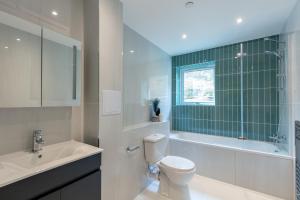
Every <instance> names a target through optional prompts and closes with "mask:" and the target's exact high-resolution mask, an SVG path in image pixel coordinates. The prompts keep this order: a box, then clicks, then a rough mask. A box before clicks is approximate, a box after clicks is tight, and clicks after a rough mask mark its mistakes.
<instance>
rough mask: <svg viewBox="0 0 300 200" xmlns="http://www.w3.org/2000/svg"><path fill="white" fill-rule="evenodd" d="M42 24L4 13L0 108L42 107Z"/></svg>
mask: <svg viewBox="0 0 300 200" xmlns="http://www.w3.org/2000/svg"><path fill="white" fill-rule="evenodd" d="M40 86H41V27H40V26H37V25H34V24H32V23H29V22H27V21H24V20H22V19H19V18H16V17H13V16H11V15H8V14H6V13H4V12H0V107H2V108H7V107H40V106H41V87H40Z"/></svg>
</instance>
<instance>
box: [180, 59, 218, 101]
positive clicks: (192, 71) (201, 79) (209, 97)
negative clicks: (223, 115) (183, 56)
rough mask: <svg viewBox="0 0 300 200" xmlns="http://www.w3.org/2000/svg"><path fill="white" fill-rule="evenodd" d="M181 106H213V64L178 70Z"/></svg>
mask: <svg viewBox="0 0 300 200" xmlns="http://www.w3.org/2000/svg"><path fill="white" fill-rule="evenodd" d="M180 79H181V87H180V90H181V91H180V94H181V104H200V105H215V64H214V63H213V64H212V63H203V64H200V65H196V66H186V67H183V68H182V69H181V70H180Z"/></svg>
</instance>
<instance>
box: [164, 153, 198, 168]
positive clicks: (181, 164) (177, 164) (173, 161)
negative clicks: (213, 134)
mask: <svg viewBox="0 0 300 200" xmlns="http://www.w3.org/2000/svg"><path fill="white" fill-rule="evenodd" d="M160 165H161V166H162V167H164V168H166V169H170V170H172V171H176V172H190V171H194V170H195V167H196V166H195V164H194V163H193V162H192V161H190V160H188V159H185V158H182V157H178V156H166V157H164V158H163V159H162V160H161V161H160Z"/></svg>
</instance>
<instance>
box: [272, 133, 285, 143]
mask: <svg viewBox="0 0 300 200" xmlns="http://www.w3.org/2000/svg"><path fill="white" fill-rule="evenodd" d="M269 138H270V139H271V140H273V143H274V145H277V144H279V143H282V142H283V141H286V136H284V135H278V134H275V135H273V136H270V137H269Z"/></svg>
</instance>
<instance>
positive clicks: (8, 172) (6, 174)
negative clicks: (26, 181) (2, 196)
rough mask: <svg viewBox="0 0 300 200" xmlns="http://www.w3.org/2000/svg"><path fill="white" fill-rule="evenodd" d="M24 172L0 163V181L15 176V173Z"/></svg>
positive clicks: (12, 165) (8, 164)
mask: <svg viewBox="0 0 300 200" xmlns="http://www.w3.org/2000/svg"><path fill="white" fill-rule="evenodd" d="M22 171H24V169H23V168H21V167H18V166H17V165H14V164H12V163H7V162H0V177H1V179H3V180H4V179H8V178H10V177H12V176H16V173H20V172H22Z"/></svg>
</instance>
